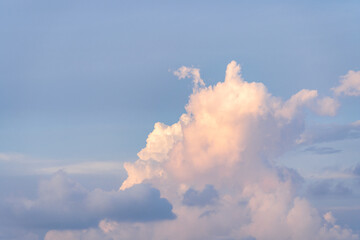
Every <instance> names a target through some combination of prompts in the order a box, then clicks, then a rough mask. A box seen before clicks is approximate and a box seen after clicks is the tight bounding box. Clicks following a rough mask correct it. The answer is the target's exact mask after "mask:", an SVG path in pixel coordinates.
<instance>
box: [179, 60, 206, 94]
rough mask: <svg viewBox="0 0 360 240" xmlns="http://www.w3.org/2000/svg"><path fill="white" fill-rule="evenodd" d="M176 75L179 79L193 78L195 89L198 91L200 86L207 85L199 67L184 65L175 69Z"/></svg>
mask: <svg viewBox="0 0 360 240" xmlns="http://www.w3.org/2000/svg"><path fill="white" fill-rule="evenodd" d="M174 75H175V76H177V77H178V78H179V79H183V78H192V79H193V84H194V91H198V90H199V88H201V87H203V86H205V83H204V81H203V80H202V79H201V77H200V69H198V68H190V67H185V66H182V67H181V68H179V69H177V70H176V71H174Z"/></svg>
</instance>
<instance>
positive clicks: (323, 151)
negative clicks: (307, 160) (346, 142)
mask: <svg viewBox="0 0 360 240" xmlns="http://www.w3.org/2000/svg"><path fill="white" fill-rule="evenodd" d="M304 152H311V153H314V154H319V155H325V154H334V153H339V152H341V150H340V149H335V148H332V147H316V146H311V147H308V148H306V149H305V150H304Z"/></svg>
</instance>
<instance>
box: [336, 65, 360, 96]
mask: <svg viewBox="0 0 360 240" xmlns="http://www.w3.org/2000/svg"><path fill="white" fill-rule="evenodd" d="M332 90H333V91H334V93H335V94H336V95H341V94H344V95H347V96H360V71H357V72H355V71H351V70H350V71H349V72H348V73H347V74H346V75H345V76H342V77H341V80H340V85H339V86H337V87H335V88H332Z"/></svg>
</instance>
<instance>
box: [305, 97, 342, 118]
mask: <svg viewBox="0 0 360 240" xmlns="http://www.w3.org/2000/svg"><path fill="white" fill-rule="evenodd" d="M339 107H340V103H339V102H338V101H337V100H336V99H334V98H331V97H324V98H320V99H318V100H317V101H316V104H315V105H314V107H312V110H313V111H315V112H316V113H317V114H319V115H325V116H326V115H327V116H335V115H336V112H337V110H338V108H339Z"/></svg>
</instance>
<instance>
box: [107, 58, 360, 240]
mask: <svg viewBox="0 0 360 240" xmlns="http://www.w3.org/2000/svg"><path fill="white" fill-rule="evenodd" d="M240 70H241V68H240V66H239V65H238V64H237V63H236V62H234V61H233V62H231V63H230V64H229V65H228V66H227V69H226V75H225V81H224V82H219V83H217V84H216V85H214V86H208V87H205V86H203V87H201V88H200V87H199V84H198V83H199V80H196V79H201V78H200V75H199V74H198V73H199V71H198V70H196V71H195V73H193V72H192V71H193V69H190V68H186V67H182V68H180V69H179V70H178V71H176V72H175V74H176V75H177V76H178V77H179V78H184V77H189V76H191V75H192V77H193V78H194V85H195V86H194V92H193V94H192V95H191V96H190V98H189V102H188V104H187V105H186V107H185V109H186V113H185V114H183V115H182V117H181V118H180V120H179V121H178V122H177V123H175V124H174V125H171V126H167V125H165V124H160V123H157V124H156V125H155V128H154V131H153V132H152V133H150V135H149V137H148V140H147V145H146V147H145V148H144V149H142V150H141V151H140V153H139V154H138V156H139V160H137V161H136V162H134V163H126V164H125V168H126V169H127V170H128V180H126V181H125V182H124V183H123V185H122V186H121V189H122V190H124V191H125V190H126V189H127V188H129V187H131V186H132V185H133V184H136V183H140V182H147V183H151V184H152V185H153V186H156V187H157V188H158V189H160V192H161V194H162V196H165V197H166V198H167V199H169V200H170V201H171V203H172V204H173V206H174V212H175V213H176V215H177V219H176V220H174V221H164V222H161V223H156V224H153V225H151V226H149V225H141V226H139V225H138V226H137V227H138V228H139V229H138V232H143V233H147V234H150V235H148V236H149V237H148V238H149V239H168V238H171V239H224V238H226V239H258V240H266V239H279V240H282V239H284V240H285V239H292V240H297V239H317V240H325V239H359V238H358V236H357V235H355V234H353V233H352V232H351V230H349V229H346V228H345V229H344V228H341V227H340V226H338V225H334V223H333V222H331V221H330V222H329V221H328V220H327V219H326V218H325V219H324V218H323V217H322V216H321V215H320V214H319V213H318V211H317V210H316V209H315V208H313V207H312V206H311V205H310V203H309V202H308V201H307V200H306V199H304V198H300V197H298V196H297V195H296V192H297V188H296V186H297V185H298V183H299V179H301V177H299V175H298V174H297V173H296V171H294V170H289V169H286V168H282V167H279V166H276V164H275V162H274V159H275V158H276V157H277V156H279V155H280V154H282V153H284V152H285V151H287V150H288V149H291V148H292V147H294V146H296V145H297V144H298V143H299V139H300V135H301V134H302V133H303V131H304V121H305V120H304V114H303V111H302V109H303V108H304V107H307V108H310V109H312V110H314V111H315V112H318V113H319V114H327V115H333V114H335V111H336V108H337V106H336V102H335V100H333V99H330V98H322V99H318V97H317V95H318V94H317V91H316V90H307V89H304V90H301V91H299V92H298V93H296V94H294V95H293V96H292V97H291V98H290V99H289V100H287V101H282V100H281V99H280V98H278V97H274V96H272V95H271V94H270V93H269V92H268V91H267V89H266V87H265V86H264V85H263V84H262V83H256V82H251V83H249V82H246V81H245V80H244V79H243V78H242V76H241V74H240ZM200 85H202V84H200ZM319 106H320V107H323V108H324V109H323V110H322V111H317V109H318V108H319ZM349 131H350V130H349ZM209 185H212V186H214V189H216V190H217V191H216V194H214V191H208V192H207V191H205V190H206V189H207V188H209V187H206V186H209ZM194 189H204V190H203V191H198V190H194ZM184 193H185V195H184ZM210 193H211V194H210ZM214 196H216V197H215V198H216V199H217V204H209V203H212V202H211V201H208V199H215V198H214ZM184 201H185V204H184ZM187 203H192V204H187ZM189 205H190V206H189ZM111 226H112V228H109V229H113V230H112V232H116V231H120V230H119V229H123V228H122V227H121V226H119V225H117V224H116V223H114V224H111ZM135 238H136V237H135ZM124 239H126V238H124Z"/></svg>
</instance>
